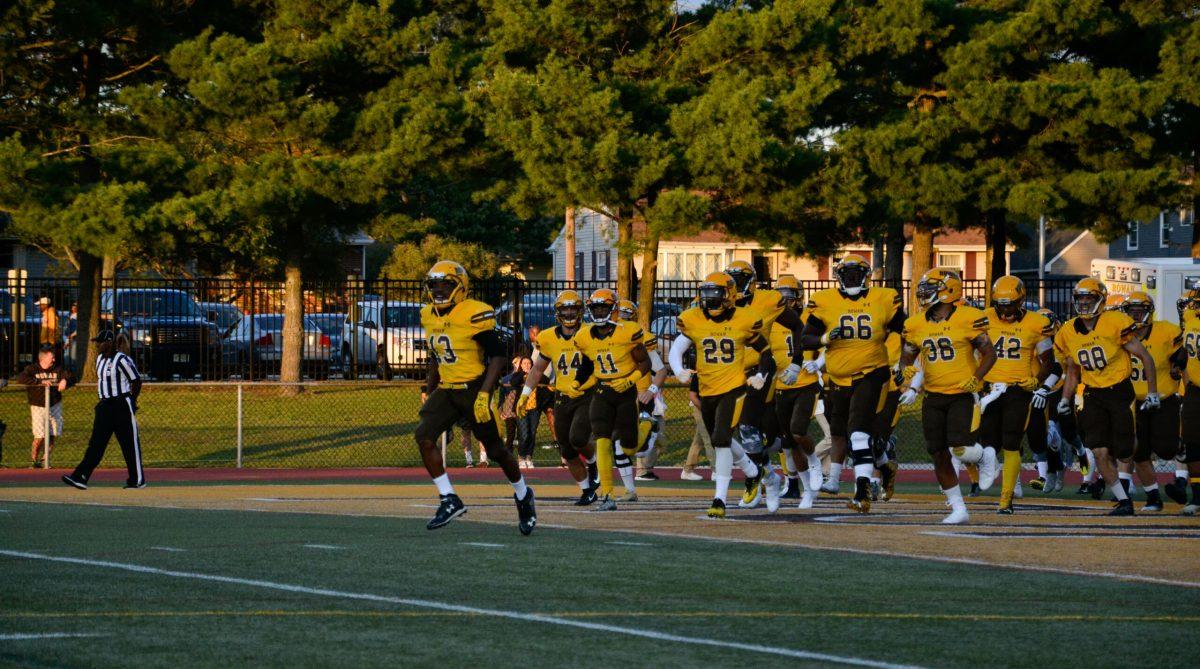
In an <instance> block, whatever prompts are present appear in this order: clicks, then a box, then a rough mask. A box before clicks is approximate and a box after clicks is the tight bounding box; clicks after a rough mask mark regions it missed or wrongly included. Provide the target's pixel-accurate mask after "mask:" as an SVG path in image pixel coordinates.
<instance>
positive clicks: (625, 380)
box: [608, 374, 637, 393]
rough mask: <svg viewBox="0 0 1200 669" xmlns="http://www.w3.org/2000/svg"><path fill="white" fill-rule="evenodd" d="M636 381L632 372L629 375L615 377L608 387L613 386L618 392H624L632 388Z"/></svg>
mask: <svg viewBox="0 0 1200 669" xmlns="http://www.w3.org/2000/svg"><path fill="white" fill-rule="evenodd" d="M635 383H637V381H635V380H634V378H633V375H632V374H631V375H629V376H622V377H621V378H619V379H614V380H613V381H612V383H609V384H608V387H609V388H612V389H613V390H614V391H616V392H618V393H623V392H625V391H626V390H629V389H630V388H632V387H633V386H634V384H635Z"/></svg>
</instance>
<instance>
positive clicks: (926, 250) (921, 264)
mask: <svg viewBox="0 0 1200 669" xmlns="http://www.w3.org/2000/svg"><path fill="white" fill-rule="evenodd" d="M932 267H933V228H931V227H930V226H929V225H928V224H926V223H922V222H917V224H916V225H914V226H913V238H912V280H911V281H910V282H909V286H908V310H909V312H910V313H912V312H913V311H914V310H915V309H916V304H917V282H918V281H920V280H921V275H923V274H924V273H925V272H928V271H929V269H930V268H932Z"/></svg>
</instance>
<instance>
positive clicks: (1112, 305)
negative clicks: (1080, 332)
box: [1104, 293, 1126, 311]
mask: <svg viewBox="0 0 1200 669" xmlns="http://www.w3.org/2000/svg"><path fill="white" fill-rule="evenodd" d="M1125 299H1126V296H1125V295H1122V294H1120V293H1115V294H1113V295H1109V296H1108V297H1106V298H1104V310H1105V311H1120V310H1121V307H1123V306H1125Z"/></svg>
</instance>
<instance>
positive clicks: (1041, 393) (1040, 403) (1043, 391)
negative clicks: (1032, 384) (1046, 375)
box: [1029, 386, 1050, 409]
mask: <svg viewBox="0 0 1200 669" xmlns="http://www.w3.org/2000/svg"><path fill="white" fill-rule="evenodd" d="M1049 396H1050V389H1049V388H1047V387H1046V386H1042V387H1040V388H1038V389H1037V390H1035V391H1033V399H1032V400H1030V401H1029V403H1030V404H1032V405H1033V408H1034V409H1044V408H1046V401H1047V398H1048V397H1049Z"/></svg>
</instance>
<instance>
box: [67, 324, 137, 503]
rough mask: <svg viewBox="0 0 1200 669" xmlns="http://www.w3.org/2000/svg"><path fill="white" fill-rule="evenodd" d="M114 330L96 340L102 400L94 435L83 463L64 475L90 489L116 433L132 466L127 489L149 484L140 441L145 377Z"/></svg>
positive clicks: (129, 466)
mask: <svg viewBox="0 0 1200 669" xmlns="http://www.w3.org/2000/svg"><path fill="white" fill-rule="evenodd" d="M115 339H116V337H115V336H114V335H113V332H112V330H101V331H100V334H98V335H97V336H96V338H95V339H93V340H92V341H94V342H96V343H97V345H98V346H99V351H100V354H99V355H98V356H96V382H97V392H98V394H99V396H100V401H99V402H98V403H97V404H96V419H95V422H93V423H92V438H91V440H90V441H89V442H88V447H87V451H86V452H85V453H84V454H83V462H80V463H79V466H78V467H76V468H75V471H73V472H71V473H70V474H67V475H65V476H63V477H62V480H63V483H66V484H67V485H69V486H74V487H76V488H79V489H80V490H87V487H88V486H87V484H88V479H89V478H91V476H92V472H93V471H94V470H95V469H96V467H97V466H98V465H99V464H100V460H101V459H102V458H103V457H104V450H105V449H107V448H108V442H109V440H110V439H112V437H113V435H116V437H117V443H119V444H120V445H121V454H122V455H124V456H125V466H126V467H128V468H129V478H128V479H126V481H125V487H126V488H144V487H146V476H145V474H144V473H143V472H142V444H141V442H140V441H139V440H138V427H137V418H136V417H135V416H134V414H135V413H137V398H138V394H139V393H141V391H142V377H141V376H140V375H139V374H138V371H137V366H136V365H134V364H133V359H132V358H130V357H129V356H127V355H125V354H124V353H122V352H120V351H118V350H117V348H116V341H115Z"/></svg>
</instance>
